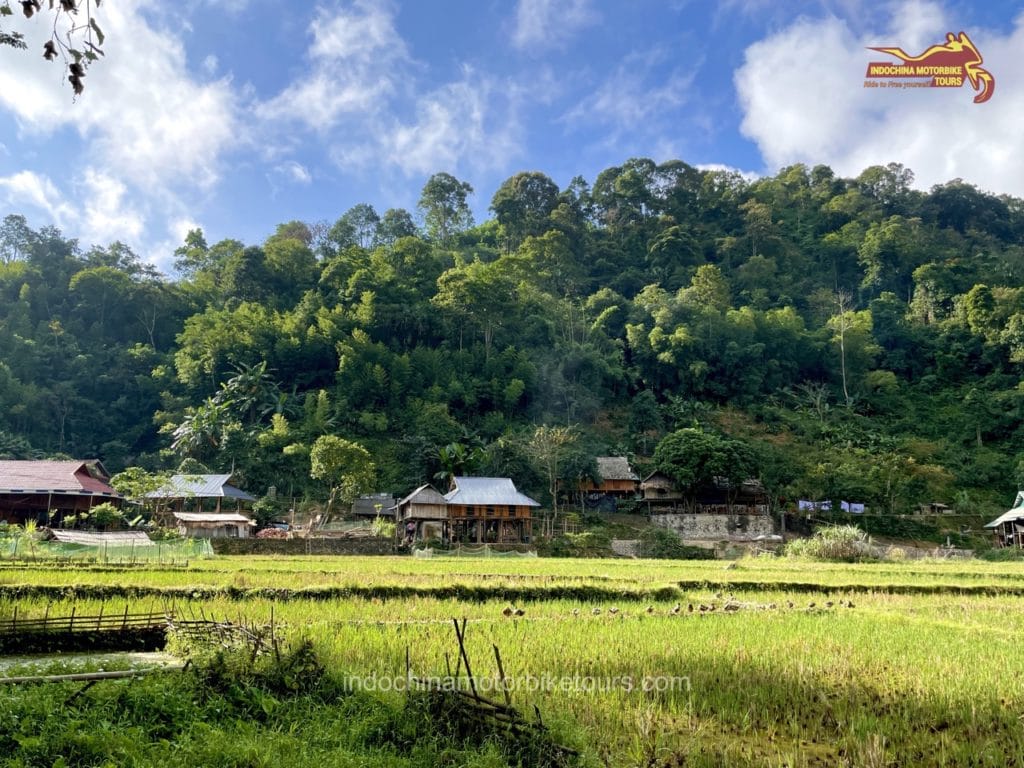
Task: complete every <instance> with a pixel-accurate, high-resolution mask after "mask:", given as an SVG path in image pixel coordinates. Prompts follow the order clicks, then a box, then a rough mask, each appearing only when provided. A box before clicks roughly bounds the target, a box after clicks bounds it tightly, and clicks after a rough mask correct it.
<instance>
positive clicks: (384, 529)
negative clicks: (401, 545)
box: [372, 515, 395, 539]
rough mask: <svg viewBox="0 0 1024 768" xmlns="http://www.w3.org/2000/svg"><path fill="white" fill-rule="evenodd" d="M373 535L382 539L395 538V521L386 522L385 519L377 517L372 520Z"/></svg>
mask: <svg viewBox="0 0 1024 768" xmlns="http://www.w3.org/2000/svg"><path fill="white" fill-rule="evenodd" d="M372 528H373V535H374V536H379V537H380V538H382V539H393V538H395V521H394V520H388V519H387V518H386V517H381V516H380V515H378V516H377V517H375V518H373V525H372Z"/></svg>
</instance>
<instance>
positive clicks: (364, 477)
mask: <svg viewBox="0 0 1024 768" xmlns="http://www.w3.org/2000/svg"><path fill="white" fill-rule="evenodd" d="M309 461H310V475H311V476H312V477H313V478H314V479H316V480H322V481H324V482H325V483H327V485H328V486H329V487H330V489H331V496H330V499H329V500H328V501H327V510H326V511H325V512H324V516H323V518H322V519H321V523H320V524H321V525H326V524H327V523H329V522H330V521H331V517H332V516H333V514H334V504H335V502H336V501H338V502H341V503H342V504H344V505H345V506H348V505H351V504H352V502H353V501H355V500H356V498H357V497H358V496H359V494H361V493H367V492H369V491H370V490H371V489H372V488H373V482H374V478H375V477H376V467H375V466H374V464H373V461H372V460H371V458H370V452H369V451H367V450H366V449H365V448H364V447H363V446H361V445H359V443H354V442H352V441H350V440H346V439H345V438H343V437H338V436H337V435H322V436H320V437H318V438H317V439H316V442H315V443H313V447H312V449H311V450H310V452H309Z"/></svg>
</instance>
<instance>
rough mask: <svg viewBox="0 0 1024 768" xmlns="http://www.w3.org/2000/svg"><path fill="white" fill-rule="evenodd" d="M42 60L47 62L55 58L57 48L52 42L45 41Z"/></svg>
mask: <svg viewBox="0 0 1024 768" xmlns="http://www.w3.org/2000/svg"><path fill="white" fill-rule="evenodd" d="M43 58H44V59H46V60H47V61H53V60H54V59H55V58H57V46H56V45H54V44H53V40H47V41H46V43H45V44H44V45H43Z"/></svg>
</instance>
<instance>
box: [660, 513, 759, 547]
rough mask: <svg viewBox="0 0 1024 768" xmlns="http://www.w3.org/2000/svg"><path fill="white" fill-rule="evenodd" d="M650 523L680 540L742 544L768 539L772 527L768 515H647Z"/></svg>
mask: <svg viewBox="0 0 1024 768" xmlns="http://www.w3.org/2000/svg"><path fill="white" fill-rule="evenodd" d="M651 522H652V523H654V524H655V525H660V526H661V527H662V528H668V529H669V530H670V531H673V532H674V533H676V534H678V535H679V536H680V537H682V538H683V539H684V540H690V539H698V540H699V539H705V540H712V541H721V540H725V539H730V540H734V541H744V540H750V539H755V538H757V537H758V536H770V535H771V534H773V533H775V527H774V524H773V522H772V518H771V516H770V515H705V514H700V515H697V514H694V515H687V514H668V515H651Z"/></svg>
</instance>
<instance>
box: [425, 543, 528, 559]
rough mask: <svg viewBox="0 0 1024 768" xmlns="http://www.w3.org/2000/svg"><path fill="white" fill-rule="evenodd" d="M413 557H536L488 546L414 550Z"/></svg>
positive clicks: (526, 553)
mask: <svg viewBox="0 0 1024 768" xmlns="http://www.w3.org/2000/svg"><path fill="white" fill-rule="evenodd" d="M412 554H413V557H536V556H537V553H536V552H519V551H516V550H508V551H500V550H497V549H495V548H494V547H492V546H491V545H490V544H481V545H480V546H477V547H464V546H457V547H454V548H453V549H432V548H430V547H427V548H426V549H414V550H413V552H412Z"/></svg>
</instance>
